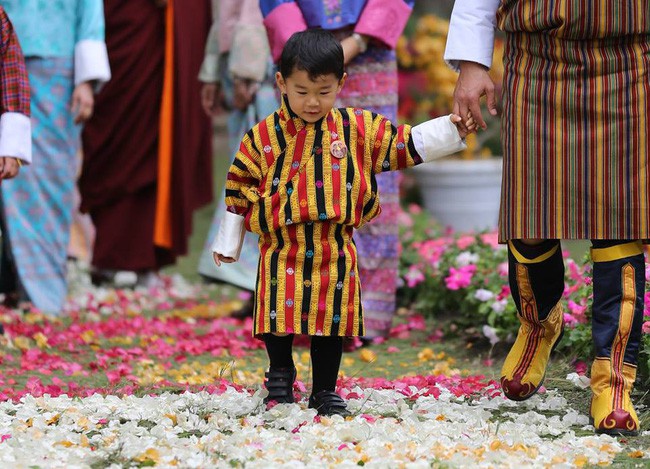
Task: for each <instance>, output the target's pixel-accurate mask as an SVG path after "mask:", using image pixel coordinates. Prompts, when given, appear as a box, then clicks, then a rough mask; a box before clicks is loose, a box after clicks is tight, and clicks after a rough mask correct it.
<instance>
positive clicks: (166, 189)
mask: <svg viewBox="0 0 650 469" xmlns="http://www.w3.org/2000/svg"><path fill="white" fill-rule="evenodd" d="M165 3H167V5H166V6H164V5H163V6H161V4H165ZM104 9H105V16H106V43H107V47H108V54H109V60H110V65H111V70H112V74H113V78H112V79H111V81H110V82H109V83H108V84H106V85H105V86H104V88H103V89H102V91H101V92H100V94H99V96H98V97H97V101H96V105H95V113H94V116H93V118H92V119H91V120H90V121H89V122H88V123H87V124H86V126H85V129H84V131H83V136H82V140H83V151H84V165H83V171H82V175H81V179H80V181H79V186H80V191H81V195H82V205H81V208H82V211H85V212H88V213H90V215H91V217H92V220H93V223H94V224H95V227H96V231H97V235H96V241H95V246H94V252H93V258H92V264H93V269H94V271H96V272H103V271H111V270H113V271H115V270H130V271H136V272H138V273H146V272H156V271H157V270H158V269H159V268H161V267H162V266H164V265H168V264H172V263H174V262H175V260H176V257H177V256H179V255H183V254H185V253H187V245H188V238H189V235H190V233H191V230H192V212H193V211H194V210H195V209H196V208H198V207H200V206H202V205H204V204H206V203H209V202H210V201H211V200H212V181H211V180H212V177H211V176H212V170H211V125H210V122H209V119H208V118H207V117H206V116H205V114H204V113H203V111H202V109H201V102H200V83H199V81H198V79H197V76H198V73H199V68H200V66H201V61H202V59H203V49H204V45H205V40H206V38H207V35H208V31H209V28H210V24H211V18H212V17H211V11H210V0H184V1H183V2H180V1H178V0H177V1H175V2H173V3H172V1H171V0H168V2H164V1H161V0H105V1H104ZM170 33H171V34H170ZM164 153H167V154H168V158H166V159H165V158H164V155H163V154H164ZM165 174H167V177H166V178H165V176H164V175H165ZM163 179H164V180H163ZM161 227H162V228H161ZM160 233H162V235H161V234H160Z"/></svg>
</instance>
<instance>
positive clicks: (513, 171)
mask: <svg viewBox="0 0 650 469" xmlns="http://www.w3.org/2000/svg"><path fill="white" fill-rule="evenodd" d="M503 96H504V98H503V105H504V109H503V126H502V139H503V149H504V165H503V185H502V199H501V213H500V223H499V237H500V240H501V241H504V240H507V239H515V238H546V239H548V238H563V239H647V238H650V205H649V204H650V187H649V184H650V164H648V155H649V154H650V138H649V136H648V134H649V133H650V120H649V118H648V115H647V114H648V110H650V36H643V35H627V36H621V37H618V38H609V39H593V40H589V39H583V40H576V41H571V40H565V39H561V38H557V37H554V36H553V35H550V34H542V33H539V34H535V33H509V34H507V40H506V49H505V53H504V90H503Z"/></svg>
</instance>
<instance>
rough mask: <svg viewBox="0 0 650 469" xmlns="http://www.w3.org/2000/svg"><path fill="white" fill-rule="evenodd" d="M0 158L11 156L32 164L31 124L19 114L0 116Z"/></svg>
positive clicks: (11, 113) (25, 117)
mask: <svg viewBox="0 0 650 469" xmlns="http://www.w3.org/2000/svg"><path fill="white" fill-rule="evenodd" d="M0 156H12V157H14V158H18V159H20V160H21V161H23V162H25V163H31V162H32V122H31V120H30V119H29V117H27V116H26V115H24V114H20V113H19V112H5V113H4V114H2V116H0Z"/></svg>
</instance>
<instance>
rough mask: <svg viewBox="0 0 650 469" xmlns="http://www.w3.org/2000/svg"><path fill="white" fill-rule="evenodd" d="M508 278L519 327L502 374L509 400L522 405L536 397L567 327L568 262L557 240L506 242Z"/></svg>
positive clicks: (503, 385) (504, 389) (502, 383)
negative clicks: (564, 303) (563, 302)
mask: <svg viewBox="0 0 650 469" xmlns="http://www.w3.org/2000/svg"><path fill="white" fill-rule="evenodd" d="M508 277H509V281H510V289H511V292H512V297H513V299H514V301H515V305H516V306H517V313H518V317H519V321H520V323H521V326H520V327H519V331H518V333H517V338H516V340H515V343H514V344H513V346H512V348H511V349H510V352H509V353H508V356H507V357H506V359H505V361H504V363H503V369H502V371H501V387H502V388H503V392H504V394H505V395H506V397H508V398H509V399H512V400H514V401H523V400H525V399H528V398H529V397H531V396H532V395H533V394H535V393H536V392H537V390H538V389H539V388H540V386H541V385H542V383H543V382H544V376H545V374H546V365H547V363H548V360H549V357H550V355H551V352H552V350H553V348H554V347H555V345H556V344H557V343H558V342H559V340H560V338H561V336H562V331H563V325H564V318H563V314H564V313H563V310H562V306H561V304H560V300H561V298H562V292H563V290H564V262H563V260H562V250H561V249H560V242H559V240H547V241H544V242H543V243H541V244H539V245H536V246H528V245H525V244H524V243H522V242H521V241H519V240H511V241H508Z"/></svg>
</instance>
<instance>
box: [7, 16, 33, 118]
mask: <svg viewBox="0 0 650 469" xmlns="http://www.w3.org/2000/svg"><path fill="white" fill-rule="evenodd" d="M0 23H1V24H0V28H1V31H0V34H1V36H0V114H4V113H5V112H19V113H21V114H24V115H26V116H29V81H28V79H27V71H26V70H25V61H24V59H23V54H22V52H21V50H20V45H19V44H18V40H17V39H16V34H15V33H14V29H13V27H12V25H11V22H10V21H9V18H7V14H6V13H5V11H4V10H3V9H2V7H0Z"/></svg>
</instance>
